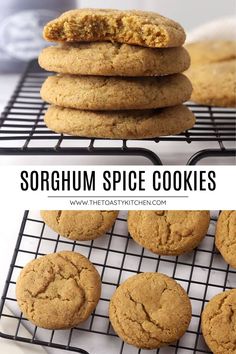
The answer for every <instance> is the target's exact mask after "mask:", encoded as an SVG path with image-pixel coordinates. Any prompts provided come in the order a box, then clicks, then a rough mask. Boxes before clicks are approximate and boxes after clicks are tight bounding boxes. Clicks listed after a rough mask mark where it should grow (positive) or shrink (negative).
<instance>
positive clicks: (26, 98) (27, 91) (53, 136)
mask: <svg viewBox="0 0 236 354" xmlns="http://www.w3.org/2000/svg"><path fill="white" fill-rule="evenodd" d="M48 75H49V73H47V72H45V71H43V70H41V69H40V68H39V66H38V64H37V61H36V60H33V61H32V62H30V63H29V66H28V68H27V70H26V72H25V73H24V75H23V77H22V78H21V80H20V82H19V84H18V86H17V87H16V90H15V92H14V94H13V96H12V97H11V99H10V101H9V103H8V105H7V106H6V108H5V110H4V112H3V113H2V115H1V118H0V154H3V155H106V156H111V155H120V156H134V155H138V156H144V157H146V158H148V159H149V160H150V161H151V162H152V163H153V164H157V165H160V164H162V162H161V159H160V158H159V156H158V155H157V154H156V153H154V152H153V151H152V150H151V149H147V148H145V147H142V146H143V142H145V140H139V146H140V147H134V146H133V141H130V140H107V139H88V138H79V137H73V136H68V135H62V134H57V133H54V132H52V131H50V130H49V129H48V128H47V127H46V126H45V124H44V121H43V115H44V113H45V110H46V109H47V105H46V103H45V102H43V101H42V100H41V98H40V94H39V91H40V88H41V86H42V83H43V81H44V80H45V79H46V77H47V76H48ZM188 106H189V107H190V109H191V110H192V111H193V112H194V114H195V116H196V119H197V122H196V124H195V126H194V127H193V128H192V129H190V130H188V131H186V132H184V133H182V134H180V135H175V136H168V137H160V138H157V139H146V140H149V141H150V142H152V143H153V144H154V146H155V144H156V143H159V142H164V141H166V142H185V143H186V144H190V143H193V142H205V143H207V148H204V149H203V150H200V151H198V150H196V153H195V154H194V155H193V156H192V157H191V158H190V159H189V161H188V164H192V165H193V164H196V163H197V162H198V161H199V160H201V159H203V158H206V157H227V156H235V152H236V149H235V144H234V142H235V139H236V137H235V113H236V111H235V110H234V109H226V108H216V107H207V106H199V105H194V104H188ZM9 142H10V146H9ZM213 142H215V144H216V145H215V146H216V147H214V148H210V146H212V145H211V144H212V143H213ZM230 142H231V143H232V144H231V145H230V146H229V143H230ZM136 145H137V144H136ZM204 145H205V144H204ZM186 148H187V146H186ZM186 148H185V149H186ZM172 149H173V147H172Z"/></svg>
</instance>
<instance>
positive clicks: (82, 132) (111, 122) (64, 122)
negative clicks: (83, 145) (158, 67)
mask: <svg viewBox="0 0 236 354" xmlns="http://www.w3.org/2000/svg"><path fill="white" fill-rule="evenodd" d="M44 120H45V123H46V124H47V126H48V127H49V129H51V130H54V131H55V132H57V133H65V134H69V135H75V136H87V137H95V138H96V137H97V138H99V137H100V138H109V139H142V138H154V137H156V136H161V135H171V134H179V133H181V132H182V131H184V130H186V129H189V128H191V127H192V126H193V125H194V123H195V116H194V115H193V113H192V112H191V111H190V110H189V109H188V108H187V107H186V106H183V105H179V106H174V107H169V108H161V109H156V110H135V111H132V110H129V111H85V110H78V109H72V108H62V107H59V106H51V107H49V109H48V111H47V112H46V114H45V117H44Z"/></svg>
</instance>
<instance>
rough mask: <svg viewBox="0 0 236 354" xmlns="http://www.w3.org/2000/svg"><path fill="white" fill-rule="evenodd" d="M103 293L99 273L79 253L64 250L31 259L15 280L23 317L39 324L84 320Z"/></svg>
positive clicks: (59, 324)
mask: <svg viewBox="0 0 236 354" xmlns="http://www.w3.org/2000/svg"><path fill="white" fill-rule="evenodd" d="M100 293H101V281H100V276H99V274H98V272H97V270H96V269H95V267H94V266H93V265H92V263H91V262H90V261H89V260H88V259H87V258H85V257H84V256H82V255H81V254H79V253H76V252H69V251H63V252H58V253H53V254H48V255H46V256H43V257H40V258H38V259H35V260H33V261H31V262H29V263H28V264H27V265H26V266H25V267H24V268H23V270H22V271H21V273H20V275H19V277H18V279H17V283H16V298H17V302H18V305H19V307H20V309H21V311H22V312H23V314H24V316H25V317H26V318H28V319H29V320H30V321H31V322H32V323H34V324H35V325H37V326H39V327H43V328H48V329H63V328H71V327H74V326H76V325H77V324H79V323H80V322H82V321H85V320H86V319H87V318H88V317H89V315H90V314H91V312H92V311H93V310H94V308H95V307H96V305H97V303H98V300H99V297H100Z"/></svg>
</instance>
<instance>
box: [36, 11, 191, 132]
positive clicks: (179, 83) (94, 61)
mask: <svg viewBox="0 0 236 354" xmlns="http://www.w3.org/2000/svg"><path fill="white" fill-rule="evenodd" d="M44 38H45V39H46V40H48V41H54V42H58V43H59V45H57V46H53V47H48V48H45V49H44V50H43V51H42V53H41V54H40V57H39V64H40V66H41V67H42V68H44V69H46V70H49V71H54V72H56V73H58V75H56V76H50V77H49V78H47V80H46V81H45V83H44V84H43V86H42V90H41V96H42V98H43V99H44V100H45V101H47V102H48V103H50V104H51V106H50V107H49V109H48V111H47V112H46V115H45V123H46V125H47V126H48V127H49V128H50V129H52V130H54V131H56V132H58V133H65V134H70V135H75V136H84V137H85V136H86V137H97V138H113V139H142V138H153V137H158V136H163V135H171V134H178V133H181V132H183V131H185V130H186V129H189V128H191V127H192V126H193V125H194V123H195V118H194V116H193V114H192V112H191V111H190V110H189V109H188V108H187V107H186V106H184V105H183V102H185V101H186V100H188V99H189V98H190V96H191V92H192V86H191V83H190V81H189V80H188V78H187V77H186V76H184V75H183V74H181V72H183V71H185V70H186V69H187V68H188V67H189V65H190V58H189V55H188V53H187V51H186V49H184V48H183V47H182V45H183V43H184V41H185V33H184V30H183V28H182V27H181V26H180V25H179V24H177V23H176V22H174V21H172V20H170V19H167V18H165V17H162V16H160V15H159V14H156V13H149V12H142V11H119V10H98V9H94V10H93V9H79V10H72V11H69V12H66V13H64V14H63V15H61V16H60V17H59V18H57V19H55V20H53V21H51V22H49V23H48V24H47V25H46V27H45V28H44Z"/></svg>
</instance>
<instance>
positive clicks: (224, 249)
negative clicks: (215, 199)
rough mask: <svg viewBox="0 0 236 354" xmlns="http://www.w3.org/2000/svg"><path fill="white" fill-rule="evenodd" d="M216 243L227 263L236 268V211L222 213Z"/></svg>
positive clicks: (217, 227) (217, 225) (218, 222)
mask: <svg viewBox="0 0 236 354" xmlns="http://www.w3.org/2000/svg"><path fill="white" fill-rule="evenodd" d="M215 243H216V247H217V248H218V250H219V251H220V253H221V255H222V257H223V258H224V260H225V262H226V263H228V264H229V265H230V266H231V267H233V268H236V210H224V211H222V212H221V213H220V215H219V218H218V220H217V224H216V236H215Z"/></svg>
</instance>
